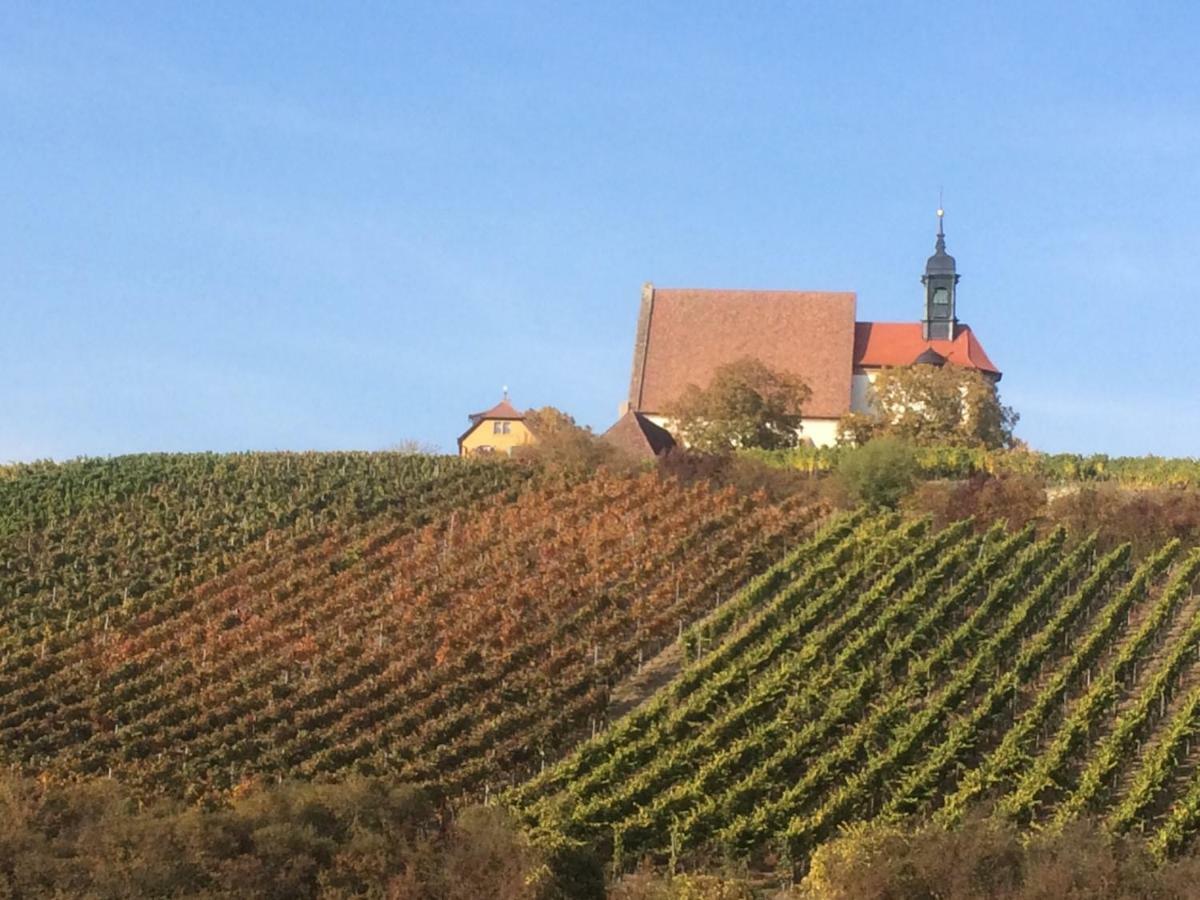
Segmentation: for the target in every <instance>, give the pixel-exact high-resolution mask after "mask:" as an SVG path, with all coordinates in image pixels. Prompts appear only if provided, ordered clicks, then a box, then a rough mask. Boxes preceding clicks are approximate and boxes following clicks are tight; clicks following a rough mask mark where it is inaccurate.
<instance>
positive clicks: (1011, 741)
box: [506, 516, 1200, 868]
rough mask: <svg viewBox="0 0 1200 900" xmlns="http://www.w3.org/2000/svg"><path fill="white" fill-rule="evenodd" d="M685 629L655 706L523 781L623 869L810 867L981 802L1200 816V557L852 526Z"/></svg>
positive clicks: (544, 816)
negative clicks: (681, 656) (722, 864)
mask: <svg viewBox="0 0 1200 900" xmlns="http://www.w3.org/2000/svg"><path fill="white" fill-rule="evenodd" d="M787 565H788V566H789V568H790V573H791V574H790V575H789V577H788V578H786V579H783V580H781V581H779V582H778V583H776V584H772V585H770V586H769V588H763V587H762V586H757V587H756V586H754V585H752V586H750V587H749V588H748V589H747V591H746V592H745V593H743V594H741V595H739V596H738V597H736V598H733V599H732V600H731V601H730V602H729V603H727V604H725V605H724V606H723V607H722V609H721V610H720V611H719V612H718V613H717V614H715V615H713V616H711V617H709V618H708V619H706V620H705V621H704V622H702V623H700V624H699V625H698V626H697V627H694V628H692V629H690V630H689V631H688V632H687V634H686V635H685V636H684V645H685V647H686V648H687V651H688V653H689V662H688V664H687V665H686V666H685V667H684V668H683V670H682V671H681V672H680V673H679V675H678V676H677V677H676V678H675V679H674V680H673V681H672V682H671V683H670V684H669V685H668V686H666V687H665V688H664V689H663V690H661V691H660V692H659V693H658V694H657V695H656V696H655V697H654V698H653V700H652V701H650V702H649V703H647V704H645V705H643V706H642V707H641V708H640V709H638V710H636V711H634V712H633V713H631V714H630V715H628V716H626V717H624V718H623V719H621V720H620V721H618V722H617V723H615V724H614V726H613V727H611V728H610V729H608V730H606V731H605V732H603V733H602V734H600V735H597V736H596V737H595V738H592V739H590V740H588V741H586V742H584V743H583V744H582V745H581V746H580V747H578V748H577V749H576V750H575V751H574V752H572V753H571V754H569V755H568V756H567V757H566V758H565V759H564V760H563V761H562V762H561V763H559V764H557V765H555V766H553V767H551V768H549V769H547V770H546V771H545V772H543V773H541V774H539V775H538V776H536V777H534V778H533V779H531V780H530V781H529V782H527V783H526V784H524V785H522V786H520V787H518V788H517V789H515V790H513V791H511V792H510V793H509V794H508V795H507V798H506V799H507V801H508V802H509V803H510V804H511V805H512V806H513V808H515V809H516V810H518V811H519V812H520V814H521V815H522V816H523V817H524V818H525V820H526V821H527V822H528V823H529V824H530V825H531V826H533V827H535V828H539V829H542V830H545V831H549V832H554V833H560V834H565V835H567V836H569V837H570V838H573V839H575V840H577V841H579V842H582V843H584V844H588V845H591V846H594V847H596V848H597V849H598V850H599V852H600V853H601V854H603V855H604V856H605V857H606V858H607V857H609V856H611V858H612V859H613V860H614V864H615V865H616V866H617V867H618V868H620V867H622V866H623V865H631V864H633V863H635V862H636V861H637V860H639V859H643V858H646V857H650V858H654V859H658V860H659V861H661V862H670V861H675V860H681V859H687V858H689V856H690V857H691V858H694V859H695V858H699V859H705V858H707V859H711V858H713V857H714V856H715V857H716V858H734V859H749V860H751V861H753V862H756V863H757V864H759V865H764V864H766V865H779V864H780V863H781V861H789V860H790V861H792V862H793V863H795V864H799V865H803V862H804V860H806V859H807V858H808V857H809V856H810V855H811V853H812V852H813V850H814V849H815V848H816V847H817V846H819V845H820V844H821V843H822V842H823V841H825V840H828V839H829V838H831V837H833V836H834V835H836V834H837V833H838V831H839V829H841V828H842V827H844V826H846V825H848V824H850V823H854V822H861V821H868V820H876V819H880V818H882V819H891V820H897V821H899V820H903V819H905V817H909V816H914V815H920V816H923V817H936V818H937V819H938V820H940V821H942V822H945V823H955V822H959V821H961V820H962V819H963V818H964V817H965V816H967V815H970V814H971V811H972V810H975V809H982V808H985V807H986V808H991V809H993V810H994V814H995V815H997V816H1001V817H1004V818H1006V819H1007V820H1010V821H1012V822H1014V823H1017V824H1019V825H1021V826H1028V825H1032V824H1037V825H1039V826H1042V827H1045V828H1057V827H1061V826H1062V825H1063V824H1065V823H1066V822H1069V821H1071V820H1072V819H1074V818H1077V817H1080V816H1091V817H1101V818H1102V819H1103V821H1104V822H1105V823H1106V824H1107V827H1109V828H1110V829H1111V830H1112V831H1114V832H1117V833H1125V832H1130V831H1136V832H1141V833H1144V834H1145V835H1146V836H1147V837H1148V839H1149V841H1150V844H1151V847H1152V848H1153V849H1154V851H1155V852H1156V853H1158V854H1159V855H1161V856H1167V855H1170V854H1172V853H1174V852H1176V851H1178V850H1179V849H1181V848H1182V847H1184V846H1185V845H1186V844H1187V843H1188V841H1189V840H1190V838H1191V837H1192V835H1193V834H1194V833H1195V832H1196V831H1197V829H1198V828H1200V771H1197V768H1196V766H1197V762H1200V741H1197V742H1193V741H1192V740H1191V737H1192V735H1193V734H1194V733H1195V731H1196V728H1197V724H1198V723H1200V664H1198V660H1197V648H1198V647H1200V596H1197V595H1196V594H1195V593H1194V587H1195V585H1196V582H1197V579H1198V576H1200V550H1190V551H1188V550H1185V548H1183V547H1181V546H1180V545H1179V543H1178V542H1172V543H1169V544H1167V545H1165V546H1163V547H1161V548H1160V549H1158V550H1157V552H1155V553H1152V554H1150V555H1149V556H1147V557H1146V558H1144V559H1142V560H1140V561H1136V562H1135V561H1134V560H1132V559H1131V557H1130V552H1129V547H1128V546H1121V547H1118V548H1116V549H1114V550H1113V551H1111V552H1108V553H1106V554H1101V553H1099V552H1098V551H1097V549H1096V542H1095V539H1094V538H1085V539H1083V540H1073V541H1068V539H1067V536H1066V534H1065V533H1064V532H1063V531H1062V530H1061V529H1056V530H1052V531H1050V532H1049V533H1046V534H1044V535H1041V536H1038V535H1036V534H1035V533H1034V530H1033V529H1032V528H1025V529H1024V530H1020V531H1015V532H1011V533H1010V532H1007V531H1006V530H1005V529H1004V528H1002V527H1000V526H999V525H997V526H995V527H993V528H991V529H989V530H987V531H986V532H984V533H976V531H975V530H973V529H972V528H970V527H969V523H967V522H961V523H958V524H955V525H952V526H950V527H948V528H946V529H943V530H941V531H934V530H931V529H930V527H929V526H928V524H927V523H925V522H923V521H909V522H902V521H900V520H899V519H897V518H893V517H890V516H883V517H865V518H864V517H857V518H842V519H835V520H833V521H832V522H831V523H830V524H828V525H827V526H826V527H825V529H824V530H823V531H822V532H821V533H819V534H818V535H817V536H816V537H815V538H814V539H813V540H811V541H809V542H807V543H805V544H802V545H801V546H800V547H799V548H798V549H797V550H795V551H794V552H793V554H792V555H790V556H789V557H788V558H787Z"/></svg>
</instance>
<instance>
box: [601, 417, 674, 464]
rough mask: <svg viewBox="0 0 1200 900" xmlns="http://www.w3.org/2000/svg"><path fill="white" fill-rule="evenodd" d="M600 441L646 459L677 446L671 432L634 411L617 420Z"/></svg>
mask: <svg viewBox="0 0 1200 900" xmlns="http://www.w3.org/2000/svg"><path fill="white" fill-rule="evenodd" d="M600 439H601V440H603V441H606V442H608V443H609V444H612V445H613V446H614V447H617V448H619V449H621V450H624V451H625V452H626V453H629V454H631V455H633V456H638V457H642V458H645V459H653V458H654V457H655V456H658V455H659V454H660V453H666V452H667V451H668V450H670V449H671V448H672V447H674V446H675V438H673V437H671V432H669V431H667V429H665V428H663V427H662V426H660V425H655V424H654V423H653V422H652V421H650V419H648V418H647V417H646V416H644V415H642V414H641V413H639V412H634V411H633V410H629V412H627V413H625V415H623V416H621V418H619V419H617V421H616V423H615V424H614V425H613V426H612V428H610V429H608V431H606V432H604V434H602V435H601V436H600Z"/></svg>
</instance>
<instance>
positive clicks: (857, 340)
mask: <svg viewBox="0 0 1200 900" xmlns="http://www.w3.org/2000/svg"><path fill="white" fill-rule="evenodd" d="M956 331H957V333H956V335H955V337H954V340H952V341H927V340H925V338H924V337H923V336H922V332H921V323H920V322H858V323H856V324H855V326H854V366H855V368H864V369H878V368H883V367H884V366H910V365H913V364H914V363H917V362H925V361H930V360H929V358H928V357H927V356H925V354H926V353H927V352H928V351H930V350H932V351H933V352H935V353H937V354H938V355H939V356H941V357H942V358H943V359H944V360H945V361H946V362H949V363H951V364H952V365H956V366H963V367H964V368H968V369H977V370H978V371H980V372H983V373H985V374H987V375H994V376H996V378H997V379H999V378H1000V370H999V369H997V368H996V365H995V363H993V362H992V361H991V359H989V358H988V355H987V353H986V352H985V351H984V349H983V344H981V343H979V339H978V338H977V337H975V333H974V332H973V331H971V327H970V326H969V325H959V326H957V329H956Z"/></svg>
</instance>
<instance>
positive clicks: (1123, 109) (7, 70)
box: [0, 0, 1200, 460]
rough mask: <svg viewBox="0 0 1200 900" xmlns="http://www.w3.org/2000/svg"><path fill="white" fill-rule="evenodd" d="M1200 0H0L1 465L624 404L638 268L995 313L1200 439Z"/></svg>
mask: <svg viewBox="0 0 1200 900" xmlns="http://www.w3.org/2000/svg"><path fill="white" fill-rule="evenodd" d="M1198 39H1200V5H1197V4H1195V3H1192V2H1187V3H1165V2H1164V3H1154V4H1142V3H1133V2H1130V3H1125V4H1111V3H1103V2H1099V3H1098V2H1086V3H1078V4H1072V3H1050V4H1048V3H1045V2H1044V0H1043V2H1038V3H978V4H975V3H957V2H956V3H929V2H921V3H896V2H888V3H882V2H881V3H877V4H866V3H828V2H825V3H766V2H764V3H752V4H747V3H728V4H720V5H718V4H706V3H695V2H693V3H649V2H644V0H638V2H633V3H618V2H605V3H587V4H584V3H579V4H567V3H545V4H534V3H519V2H513V0H509V2H497V3H490V4H457V3H444V2H439V3H430V4H427V5H417V4H397V3H378V4H375V5H371V4H366V3H335V4H304V3H269V2H256V3H246V2H240V0H239V2H231V3H207V2H205V3H183V2H179V3H162V2H147V3H135V2H120V3H106V4H95V3H86V4H85V3H79V4H70V3H53V4H48V3H34V2H30V3H20V2H13V0H9V2H6V3H4V4H3V5H0V151H2V157H0V158H2V162H0V304H2V307H0V310H2V318H0V460H6V459H32V458H40V457H55V458H63V457H71V456H75V455H81V454H86V455H100V454H113V453H124V452H132V451H142V450H200V449H214V450H238V449H312V448H315V449H331V448H362V449H378V448H383V447H386V446H389V445H393V444H396V443H398V442H400V441H403V440H405V439H416V440H420V441H424V442H428V443H433V444H435V445H437V446H440V447H442V448H444V449H447V450H449V449H452V448H453V446H454V439H455V437H456V436H457V435H458V434H459V433H460V432H461V431H462V430H463V427H464V425H465V424H466V418H465V416H466V414H467V413H468V412H471V411H473V410H478V409H483V408H486V407H488V406H491V405H492V404H493V403H494V402H496V401H497V400H498V399H499V395H500V389H501V386H502V385H505V384H507V385H509V386H510V389H511V392H512V396H513V400H514V402H516V403H517V404H518V405H520V406H541V405H544V404H553V405H555V406H559V407H562V408H564V409H566V410H568V411H569V412H572V413H573V414H575V416H576V417H577V418H578V419H579V420H580V421H582V422H584V423H587V424H590V425H592V426H594V427H597V428H603V427H606V426H607V425H608V424H610V423H611V422H612V421H613V420H614V419H615V417H616V412H617V407H618V404H619V403H620V402H621V401H622V400H623V399H624V398H625V395H626V391H627V387H628V378H629V368H630V362H631V357H632V345H633V333H634V327H635V323H636V317H637V305H638V298H639V292H640V286H641V284H642V283H643V282H645V281H652V282H654V283H655V284H658V285H661V286H669V287H725V288H778V289H801V290H802V289H811V290H821V289H829V290H852V291H856V292H857V293H858V317H859V318H860V319H877V320H915V319H916V318H918V317H919V315H920V309H921V303H922V295H921V285H920V282H919V280H918V279H919V275H920V273H921V270H922V266H923V265H924V260H925V257H926V256H928V255H929V253H930V252H932V247H933V236H934V231H935V219H934V209H935V207H936V205H937V195H938V189H939V187H941V186H944V189H945V206H946V210H947V214H946V231H947V235H948V245H949V250H950V252H951V253H952V254H954V255H955V256H956V257H957V259H958V265H959V272H960V273H962V282H961V284H960V285H959V315H960V317H961V318H962V319H963V320H964V321H967V322H969V323H970V324H971V325H972V326H973V327H974V328H975V330H976V332H977V333H978V335H979V336H980V337H981V339H982V340H983V342H984V345H985V346H986V348H987V350H988V352H989V354H990V355H991V356H992V358H993V359H994V360H995V361H996V363H997V364H998V365H999V366H1000V367H1001V368H1002V369H1003V370H1004V371H1005V376H1004V380H1003V382H1002V383H1001V388H1002V392H1003V396H1004V398H1005V400H1006V401H1007V402H1009V403H1011V404H1013V405H1014V406H1016V407H1017V409H1018V410H1019V412H1020V413H1021V416H1022V419H1021V424H1020V426H1019V428H1018V433H1019V434H1020V435H1021V436H1022V437H1024V438H1025V439H1026V440H1028V441H1029V442H1030V443H1031V444H1032V445H1034V446H1035V447H1038V448H1041V449H1046V450H1074V451H1080V452H1091V451H1097V452H1109V453H1138V454H1140V453H1147V452H1155V453H1160V454H1171V455H1192V456H1200V364H1198V362H1197V347H1200V64H1197V60H1196V52H1197V50H1196V48H1197V40H1198Z"/></svg>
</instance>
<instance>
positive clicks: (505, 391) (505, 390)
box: [500, 384, 508, 400]
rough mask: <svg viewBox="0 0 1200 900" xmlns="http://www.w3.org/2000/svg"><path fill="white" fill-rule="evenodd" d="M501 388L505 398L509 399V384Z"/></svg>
mask: <svg viewBox="0 0 1200 900" xmlns="http://www.w3.org/2000/svg"><path fill="white" fill-rule="evenodd" d="M500 390H501V391H503V392H504V399H505V400H507V399H508V385H507V384H506V385H504V387H502V388H500Z"/></svg>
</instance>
